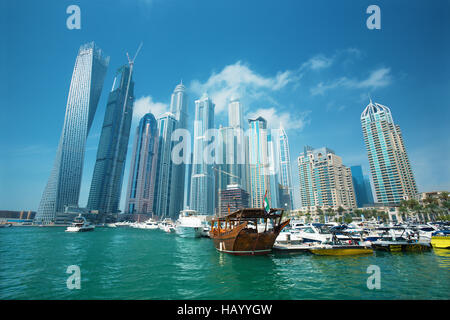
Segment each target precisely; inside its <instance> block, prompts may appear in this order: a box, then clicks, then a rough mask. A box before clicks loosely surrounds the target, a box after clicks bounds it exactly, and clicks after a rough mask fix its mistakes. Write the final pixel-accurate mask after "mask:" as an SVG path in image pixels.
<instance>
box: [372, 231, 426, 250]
mask: <svg viewBox="0 0 450 320" xmlns="http://www.w3.org/2000/svg"><path fill="white" fill-rule="evenodd" d="M379 229H380V230H383V234H382V236H381V237H380V239H378V240H376V241H373V242H372V248H374V249H375V250H380V251H388V252H400V251H414V252H421V251H428V250H430V249H431V244H430V242H429V241H420V239H419V235H418V234H417V233H415V234H414V233H412V232H411V230H407V229H406V228H404V227H393V228H389V227H386V228H379ZM401 230H402V232H401V233H400V236H398V234H399V232H400V231H401Z"/></svg>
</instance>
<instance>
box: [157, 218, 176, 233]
mask: <svg viewBox="0 0 450 320" xmlns="http://www.w3.org/2000/svg"><path fill="white" fill-rule="evenodd" d="M158 228H159V229H161V230H162V231H164V232H167V233H175V232H176V229H175V224H174V223H173V222H172V220H171V219H164V220H163V221H161V222H160V223H158Z"/></svg>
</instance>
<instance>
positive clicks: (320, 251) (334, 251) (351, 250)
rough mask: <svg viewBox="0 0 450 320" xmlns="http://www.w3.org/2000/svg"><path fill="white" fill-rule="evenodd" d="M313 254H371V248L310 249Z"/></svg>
mask: <svg viewBox="0 0 450 320" xmlns="http://www.w3.org/2000/svg"><path fill="white" fill-rule="evenodd" d="M310 251H311V252H312V253H314V254H317V255H321V256H354V255H360V254H372V253H373V249H371V248H351V247H349V248H315V249H310Z"/></svg>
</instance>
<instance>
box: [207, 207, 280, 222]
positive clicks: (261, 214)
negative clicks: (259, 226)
mask: <svg viewBox="0 0 450 320" xmlns="http://www.w3.org/2000/svg"><path fill="white" fill-rule="evenodd" d="M277 212H280V213H277ZM283 212H284V209H280V208H271V209H270V211H269V212H268V213H266V211H265V210H264V208H245V209H239V210H236V211H234V212H232V213H229V214H227V215H226V216H223V217H219V218H214V219H213V220H214V221H227V220H228V221H229V220H250V219H275V218H281V216H282V214H283Z"/></svg>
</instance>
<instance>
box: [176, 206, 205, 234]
mask: <svg viewBox="0 0 450 320" xmlns="http://www.w3.org/2000/svg"><path fill="white" fill-rule="evenodd" d="M204 221H206V215H199V214H197V212H196V211H195V210H189V209H186V210H182V211H181V212H180V216H179V217H178V220H177V222H176V224H175V226H176V233H177V234H178V235H180V236H182V237H190V238H200V237H202V235H203V229H204V224H203V222H204Z"/></svg>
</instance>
